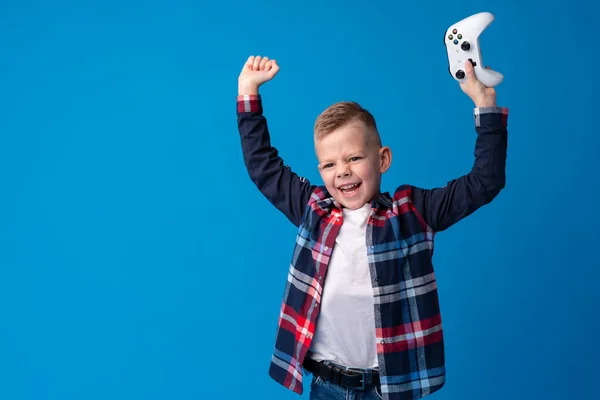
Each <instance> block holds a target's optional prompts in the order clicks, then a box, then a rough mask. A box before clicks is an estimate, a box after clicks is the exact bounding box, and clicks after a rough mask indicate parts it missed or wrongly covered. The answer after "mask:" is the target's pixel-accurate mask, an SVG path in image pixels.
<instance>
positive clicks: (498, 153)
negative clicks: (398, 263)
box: [412, 107, 508, 232]
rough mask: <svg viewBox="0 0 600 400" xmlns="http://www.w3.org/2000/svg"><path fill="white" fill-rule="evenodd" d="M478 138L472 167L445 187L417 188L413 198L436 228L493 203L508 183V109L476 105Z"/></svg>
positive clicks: (430, 223) (424, 215)
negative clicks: (478, 106)
mask: <svg viewBox="0 0 600 400" xmlns="http://www.w3.org/2000/svg"><path fill="white" fill-rule="evenodd" d="M474 116H475V129H476V132H477V139H476V142H475V162H474V165H473V168H472V169H471V171H470V172H469V173H468V174H466V175H464V176H462V177H460V178H457V179H454V180H452V181H450V182H448V184H447V185H446V186H444V187H442V188H435V189H421V188H413V190H412V201H413V204H414V205H415V208H416V209H417V210H418V212H419V213H421V215H422V216H423V218H424V219H425V221H426V222H427V224H428V225H429V227H430V228H431V229H432V230H433V231H434V232H440V231H443V230H445V229H448V228H449V227H450V226H452V225H453V224H455V223H457V222H458V221H460V220H461V219H463V218H465V217H467V216H469V215H470V214H472V213H473V212H475V211H476V210H477V209H478V208H480V207H482V206H484V205H486V204H488V203H490V202H491V201H492V200H493V199H494V198H495V197H496V196H497V195H498V193H500V191H501V190H502V189H503V188H504V186H505V183H506V150H507V144H508V132H507V120H508V109H506V108H500V107H485V108H476V109H475V111H474Z"/></svg>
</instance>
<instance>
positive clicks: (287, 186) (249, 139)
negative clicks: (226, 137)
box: [237, 95, 316, 226]
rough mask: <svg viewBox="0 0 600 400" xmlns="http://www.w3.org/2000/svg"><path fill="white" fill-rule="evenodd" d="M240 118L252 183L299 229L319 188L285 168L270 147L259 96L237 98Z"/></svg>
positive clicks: (275, 150)
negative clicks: (311, 199)
mask: <svg viewBox="0 0 600 400" xmlns="http://www.w3.org/2000/svg"><path fill="white" fill-rule="evenodd" d="M237 116H238V118H237V119H238V130H239V134H240V139H241V143H242V152H243V155H244V162H245V164H246V168H247V170H248V174H249V175H250V179H251V180H252V182H254V184H255V185H256V187H257V188H258V190H260V192H261V193H262V194H263V195H264V196H265V197H266V198H267V199H268V200H269V201H270V202H271V204H273V205H274V206H275V207H276V208H277V209H278V210H279V211H281V212H282V213H283V214H284V215H285V216H286V217H287V218H288V219H289V220H290V221H291V222H292V223H293V224H294V225H295V226H299V225H300V223H301V221H302V217H303V214H304V210H305V208H306V205H307V203H308V200H309V199H310V196H311V194H312V192H313V191H314V189H315V188H316V186H313V185H311V183H310V182H309V181H308V180H307V179H306V178H303V177H300V176H298V175H297V174H296V173H294V172H293V171H292V170H291V168H290V167H289V166H286V165H285V164H284V162H283V159H282V158H281V157H280V156H279V153H278V151H277V149H276V148H275V147H273V146H272V145H271V137H270V134H269V129H268V126H267V119H266V118H265V116H264V115H263V107H262V99H261V97H260V95H256V96H254V95H245V96H238V98H237Z"/></svg>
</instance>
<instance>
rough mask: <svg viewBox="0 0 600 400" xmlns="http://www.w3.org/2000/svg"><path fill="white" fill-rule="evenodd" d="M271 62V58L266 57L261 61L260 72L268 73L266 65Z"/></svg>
mask: <svg viewBox="0 0 600 400" xmlns="http://www.w3.org/2000/svg"><path fill="white" fill-rule="evenodd" d="M268 62H269V57H264V58H263V59H262V60H261V61H260V70H261V71H266V68H265V67H266V65H267V63H268Z"/></svg>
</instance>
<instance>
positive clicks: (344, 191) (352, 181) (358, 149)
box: [315, 122, 392, 210]
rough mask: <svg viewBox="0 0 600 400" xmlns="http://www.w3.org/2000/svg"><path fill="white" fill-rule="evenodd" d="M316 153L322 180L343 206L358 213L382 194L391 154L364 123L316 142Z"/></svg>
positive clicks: (332, 133) (349, 126) (348, 126)
mask: <svg viewBox="0 0 600 400" xmlns="http://www.w3.org/2000/svg"><path fill="white" fill-rule="evenodd" d="M315 150H316V153H317V158H318V160H319V172H320V173H321V178H322V179H323V182H324V183H325V186H326V187H327V190H328V191H329V193H331V194H332V195H333V198H334V199H335V200H337V201H338V202H339V203H340V204H341V205H342V206H344V207H346V208H349V209H353V210H355V209H357V208H360V207H362V206H363V205H365V204H366V203H370V202H371V201H372V200H373V199H374V198H375V197H376V196H377V195H378V194H379V191H380V184H381V174H382V173H384V172H385V171H387V170H388V168H389V166H390V164H391V160H392V154H391V151H390V149H389V148H388V147H380V146H379V142H378V138H377V137H376V134H373V133H370V132H369V131H368V130H367V128H366V126H365V125H364V124H363V123H362V122H352V123H350V124H348V125H345V126H342V127H340V128H338V129H336V130H335V131H333V132H331V133H329V134H327V135H326V136H325V137H323V138H321V139H319V140H318V141H316V143H315Z"/></svg>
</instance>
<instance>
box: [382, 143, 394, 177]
mask: <svg viewBox="0 0 600 400" xmlns="http://www.w3.org/2000/svg"><path fill="white" fill-rule="evenodd" d="M390 165H392V150H391V149H390V148H389V147H388V146H384V147H382V148H381V149H379V171H380V172H381V173H382V174H383V173H384V172H386V171H387V170H388V169H389V168H390Z"/></svg>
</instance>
